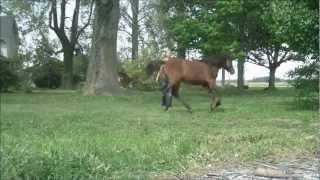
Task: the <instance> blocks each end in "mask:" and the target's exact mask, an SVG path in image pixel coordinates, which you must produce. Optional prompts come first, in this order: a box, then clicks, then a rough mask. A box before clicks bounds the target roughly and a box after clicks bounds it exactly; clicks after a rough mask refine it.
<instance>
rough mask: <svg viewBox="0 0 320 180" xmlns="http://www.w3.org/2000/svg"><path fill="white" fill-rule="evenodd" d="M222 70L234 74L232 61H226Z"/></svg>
mask: <svg viewBox="0 0 320 180" xmlns="http://www.w3.org/2000/svg"><path fill="white" fill-rule="evenodd" d="M223 69H225V70H227V71H228V72H229V73H230V74H234V72H235V71H234V69H233V65H232V60H231V59H226V61H225V63H224V66H223Z"/></svg>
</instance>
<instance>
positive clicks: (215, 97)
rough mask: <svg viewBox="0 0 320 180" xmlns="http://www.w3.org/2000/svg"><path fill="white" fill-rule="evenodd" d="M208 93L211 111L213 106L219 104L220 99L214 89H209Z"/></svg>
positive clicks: (215, 106)
mask: <svg viewBox="0 0 320 180" xmlns="http://www.w3.org/2000/svg"><path fill="white" fill-rule="evenodd" d="M209 93H210V95H211V103H210V111H211V112H212V111H213V110H214V109H215V108H217V107H218V106H219V105H221V101H220V98H219V97H218V95H217V92H216V91H215V90H210V91H209Z"/></svg>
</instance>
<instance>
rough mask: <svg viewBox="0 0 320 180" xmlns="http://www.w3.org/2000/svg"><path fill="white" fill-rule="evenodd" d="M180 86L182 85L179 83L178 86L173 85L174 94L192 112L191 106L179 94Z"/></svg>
mask: <svg viewBox="0 0 320 180" xmlns="http://www.w3.org/2000/svg"><path fill="white" fill-rule="evenodd" d="M179 87H180V86H179V84H178V85H176V86H173V88H172V95H173V96H174V97H175V98H176V99H177V100H178V101H179V102H181V103H182V104H183V106H184V107H185V108H187V110H188V111H189V112H190V113H192V110H191V107H190V106H189V105H188V104H187V103H186V102H185V101H184V100H183V99H181V98H180V96H179Z"/></svg>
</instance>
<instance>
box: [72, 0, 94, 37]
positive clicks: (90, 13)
mask: <svg viewBox="0 0 320 180" xmlns="http://www.w3.org/2000/svg"><path fill="white" fill-rule="evenodd" d="M93 3H94V0H91V3H90V12H89V17H88V21H87V23H86V24H85V25H84V26H83V27H82V28H81V29H80V30H79V32H78V34H77V38H76V39H79V36H80V35H81V34H82V33H83V32H84V30H85V29H86V28H87V27H88V26H89V25H90V21H91V16H92V11H93Z"/></svg>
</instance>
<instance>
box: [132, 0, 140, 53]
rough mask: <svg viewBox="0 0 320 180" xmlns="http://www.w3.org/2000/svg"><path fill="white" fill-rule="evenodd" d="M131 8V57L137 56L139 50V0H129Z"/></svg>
mask: <svg viewBox="0 0 320 180" xmlns="http://www.w3.org/2000/svg"><path fill="white" fill-rule="evenodd" d="M130 2H131V10H132V54H131V58H132V59H137V58H138V51H139V21H138V14H139V0H131V1H130Z"/></svg>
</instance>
